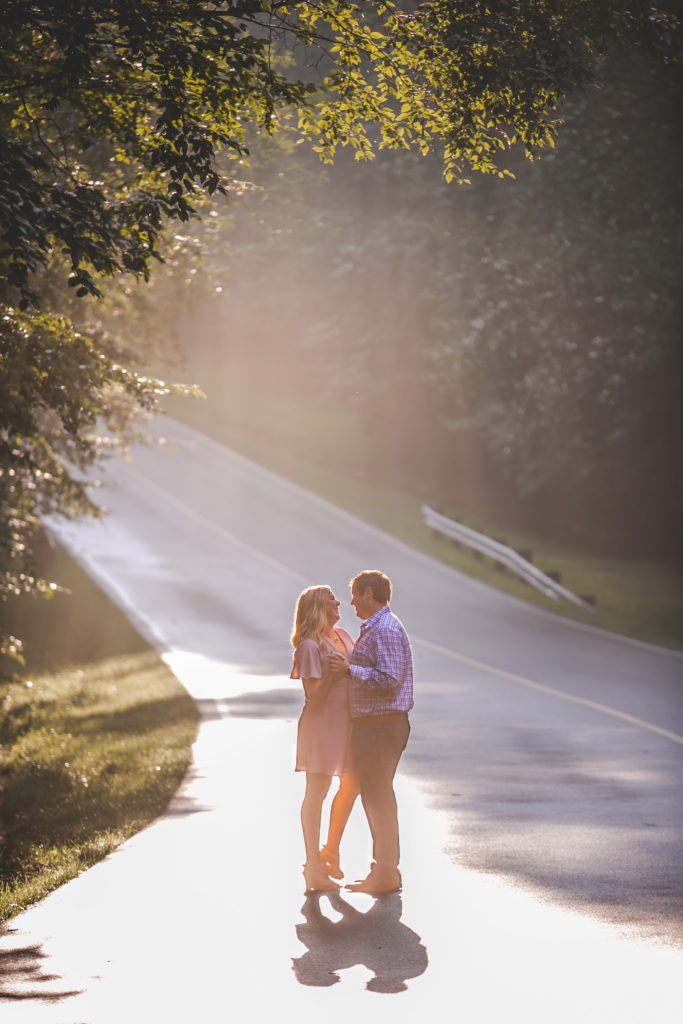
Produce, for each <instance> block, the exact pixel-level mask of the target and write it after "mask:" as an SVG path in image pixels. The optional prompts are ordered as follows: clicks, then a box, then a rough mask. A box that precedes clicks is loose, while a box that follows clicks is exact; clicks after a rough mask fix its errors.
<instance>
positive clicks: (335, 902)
mask: <svg viewBox="0 0 683 1024" xmlns="http://www.w3.org/2000/svg"><path fill="white" fill-rule="evenodd" d="M321 899H329V901H330V905H331V907H332V908H333V910H335V911H336V912H337V914H341V915H342V916H341V919H340V920H338V921H331V920H330V919H329V918H328V917H326V916H325V914H323V912H322V909H321V905H320V901H321ZM402 909H403V905H402V902H401V895H400V893H390V894H389V895H386V896H381V897H379V898H378V899H376V900H375V903H374V904H373V906H372V907H371V909H370V910H368V911H367V913H361V911H359V910H356V908H355V907H353V906H351V904H350V903H347V902H346V900H345V899H342V897H341V896H340V895H339V894H338V893H329V894H327V893H326V894H325V896H324V897H323V896H321V894H320V893H312V894H310V895H308V896H306V899H305V902H304V905H303V907H302V908H301V912H302V914H303V915H304V917H305V919H306V920H305V923H304V924H299V925H297V928H296V933H297V936H298V938H299V940H300V941H301V942H302V943H303V945H304V946H306V947H307V951H306V952H305V953H304V954H303V956H301V957H299V958H298V959H297V960H294V961H292V964H293V969H294V973H295V975H296V977H297V980H298V981H299V982H300V983H301V984H302V985H315V986H318V987H326V986H329V985H335V984H336V983H337V982H338V981H340V980H341V979H340V977H339V974H338V972H339V971H341V970H345V969H347V968H349V967H354V966H356V964H363V965H364V966H365V967H367V968H368V969H369V970H370V971H372V973H373V977H372V978H371V979H370V981H368V983H367V985H366V988H367V989H368V990H369V991H371V992H403V991H405V989H406V988H407V987H408V986H407V985H406V981H407V979H408V978H417V977H418V976H419V975H420V974H423V973H424V971H425V970H426V969H427V963H428V960H427V950H426V949H425V947H424V946H423V945H422V943H421V942H420V936H419V935H417V934H416V932H414V931H412V930H411V929H410V928H408V927H407V926H406V925H404V924H402V923H401V912H402Z"/></svg>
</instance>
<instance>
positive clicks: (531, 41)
mask: <svg viewBox="0 0 683 1024" xmlns="http://www.w3.org/2000/svg"><path fill="white" fill-rule="evenodd" d="M675 24H676V22H675V18H674V15H673V14H672V12H671V11H670V10H669V9H668V8H667V7H666V6H663V5H662V4H656V3H654V2H647V3H644V2H642V0H639V2H638V3H636V2H635V0H631V2H630V3H624V0H533V2H531V0H498V2H497V3H496V4H495V5H491V7H489V6H487V5H486V4H485V3H483V2H481V0H457V2H453V0H427V2H425V3H422V4H413V3H394V2H391V0H382V2H379V3H370V2H366V0H360V2H357V3H349V2H346V0H320V2H318V3H278V2H273V3H268V2H265V0H235V2H225V3H218V2H217V3H210V2H199V0H117V2H113V0H88V2H85V0H5V2H4V4H3V5H2V10H1V11H0V40H1V42H0V152H1V154H2V161H1V163H0V300H2V302H3V305H4V307H5V308H4V315H3V318H2V321H1V328H2V329H1V330H0V399H1V401H0V507H1V509H2V511H1V514H0V596H2V595H3V594H4V595H6V594H7V593H10V592H15V591H17V590H20V589H32V588H34V587H35V586H40V584H39V583H37V582H36V580H35V579H34V578H33V577H32V576H31V574H30V572H28V571H27V567H29V566H30V557H29V556H30V551H31V544H32V539H31V538H32V535H33V532H34V530H35V528H36V524H37V522H38V520H39V517H40V515H41V514H44V513H46V512H50V511H52V512H59V513H62V514H65V515H76V514H81V513H83V512H86V511H94V506H93V505H92V503H91V502H90V499H89V498H88V496H87V493H86V491H85V489H84V487H83V485H82V484H81V483H79V481H78V479H77V474H78V470H79V469H84V468H85V467H86V466H87V465H89V464H90V463H92V462H93V461H94V460H95V459H96V458H98V457H99V456H100V455H101V454H103V452H105V451H106V450H107V449H113V448H116V447H117V445H119V444H123V443H125V441H126V438H127V435H128V432H129V429H130V424H131V419H132V416H133V414H134V412H135V410H136V409H140V408H143V409H144V408H147V409H150V410H153V409H154V408H156V406H157V403H158V400H159V397H160V396H161V395H163V394H165V393H168V390H169V387H168V386H167V385H166V384H164V383H163V382H159V381H154V380H150V379H148V378H147V377H146V376H145V375H144V374H143V373H142V372H141V371H140V370H139V369H136V366H138V367H140V366H141V365H142V359H141V358H140V355H139V354H136V353H135V352H134V351H132V350H131V349H130V348H125V347H124V346H122V345H121V343H120V342H117V341H116V340H115V339H112V338H111V337H108V336H107V335H106V334H95V333H91V334H90V335H87V336H86V335H84V334H82V333H80V334H79V332H78V331H77V330H76V329H75V327H74V324H73V323H72V322H71V320H70V319H69V318H68V317H65V316H63V315H61V314H62V313H63V311H64V310H65V309H66V308H68V306H69V303H68V302H67V300H66V299H65V298H64V296H63V295H62V294H60V289H61V284H62V282H63V281H64V279H65V278H66V279H67V280H68V285H69V287H70V288H71V289H73V292H75V294H76V296H78V297H81V298H87V297H88V296H95V297H97V296H99V295H100V292H101V282H102V279H103V278H106V277H112V276H114V275H117V274H121V273H124V274H131V275H134V276H135V277H138V278H143V279H147V278H148V276H149V273H150V266H151V262H152V260H154V259H160V258H161V252H160V243H161V236H162V232H163V228H164V225H165V224H166V223H167V222H169V221H173V220H181V221H185V220H187V219H189V218H190V217H191V216H192V215H193V214H194V213H195V212H196V211H197V210H198V208H199V207H200V206H201V205H202V204H204V203H206V202H207V201H208V200H209V199H210V197H211V196H212V195H214V194H216V193H226V192H228V191H229V190H230V189H231V188H234V187H236V186H235V182H234V181H232V180H230V178H229V177H225V176H224V170H225V166H226V164H225V161H226V157H232V158H234V159H235V160H244V159H245V158H246V157H247V155H248V148H247V140H248V138H249V137H250V135H251V134H252V133H253V132H254V131H257V132H258V131H262V132H273V131H274V130H276V129H277V128H278V127H281V126H283V125H284V124H285V123H286V124H287V125H288V126H290V127H291V126H295V127H296V129H297V130H298V131H299V133H300V136H301V138H302V139H305V140H307V141H309V142H310V143H311V144H312V145H313V147H314V149H315V150H316V151H317V152H318V153H319V155H320V156H321V158H322V159H324V160H332V159H333V158H334V155H335V152H336V150H337V148H338V147H339V146H350V147H352V148H353V149H355V150H356V155H357V157H358V158H359V159H368V158H371V157H372V155H373V154H374V152H375V151H376V150H377V149H378V148H380V149H381V148H387V147H389V148H398V149H401V148H405V149H417V150H418V151H420V152H423V153H426V152H429V151H432V150H437V151H438V152H439V154H440V156H441V158H442V161H443V170H444V175H445V177H446V179H447V180H453V179H456V180H463V178H464V176H465V175H466V174H467V173H469V171H471V170H474V171H480V172H484V173H488V174H505V173H507V172H506V171H505V170H501V169H500V165H499V162H498V159H497V158H498V157H499V156H500V155H501V154H503V152H504V151H505V150H506V149H508V148H510V147H512V146H515V145H518V146H520V147H522V148H523V149H524V151H525V152H526V153H527V155H533V154H535V153H536V152H537V151H538V150H540V149H543V147H546V146H551V145H552V144H553V142H554V138H555V136H556V133H557V131H558V123H559V122H558V116H559V115H558V110H559V108H560V106H561V102H562V98H563V96H564V95H565V94H566V93H567V92H568V91H569V90H571V89H573V88H575V87H577V86H580V85H582V84H583V83H585V82H586V81H588V80H589V79H590V78H591V76H592V74H593V69H594V65H595V62H596V60H597V59H598V58H599V57H600V56H601V55H602V54H603V53H604V52H605V51H606V49H607V47H608V46H609V45H610V43H612V42H613V41H614V42H617V43H619V44H622V45H628V46H632V47H638V48H641V47H645V48H653V47H654V48H656V49H659V50H662V51H663V52H665V53H666V50H667V46H668V45H669V37H670V34H671V33H672V31H673V30H674V28H675ZM243 173H244V172H240V176H243ZM72 294H73V293H72ZM41 302H42V307H43V308H42V311H41V309H40V306H41ZM16 307H18V308H19V312H17V309H16ZM98 423H99V424H100V425H101V424H102V423H104V425H105V427H107V428H108V429H109V432H110V435H111V436H110V438H109V440H106V439H104V438H102V437H101V436H100V435H99V433H98V429H97V424H98ZM2 642H3V641H2V638H1V637H0V643H2ZM4 643H5V647H6V648H7V649H10V648H11V647H12V645H13V646H14V649H15V650H16V649H17V645H16V643H15V642H14V641H11V640H7V638H5V641H4Z"/></svg>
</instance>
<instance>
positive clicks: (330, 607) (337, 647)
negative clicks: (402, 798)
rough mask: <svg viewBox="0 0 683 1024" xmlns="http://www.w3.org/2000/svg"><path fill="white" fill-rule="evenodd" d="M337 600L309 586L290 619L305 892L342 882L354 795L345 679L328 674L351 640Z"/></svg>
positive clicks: (326, 591)
mask: <svg viewBox="0 0 683 1024" xmlns="http://www.w3.org/2000/svg"><path fill="white" fill-rule="evenodd" d="M338 621H339V601H337V599H336V597H335V596H334V594H333V593H332V591H331V590H330V588H329V587H309V588H308V590H304V592H303V594H301V596H300V597H299V600H298V602H297V606H296V616H295V620H294V633H293V635H292V646H293V647H294V668H293V669H292V676H291V678H292V679H301V681H302V683H303V687H304V693H305V696H306V703H305V705H304V709H303V711H302V713H301V718H300V719H299V728H298V733H297V745H296V770H297V771H298V772H306V793H305V795H304V799H303V803H302V805H301V827H302V829H303V833H304V844H305V847H306V863H305V865H304V879H305V882H306V891H307V892H334V891H336V890H337V889H338V888H339V887H338V886H337V885H335V883H334V882H332V881H331V879H330V878H329V875H333V877H335V878H343V877H344V876H343V873H342V871H341V869H340V867H339V841H340V839H341V836H342V833H343V831H344V828H345V826H346V822H347V821H348V818H349V815H350V813H351V809H352V807H353V804H354V801H355V799H356V797H357V796H358V782H357V779H356V775H355V773H354V772H353V764H352V759H351V744H350V728H349V711H348V695H347V690H346V687H347V678H346V676H345V675H344V674H343V672H344V669H343V668H341V669H338V670H337V671H336V672H333V671H332V670H330V669H328V664H327V661H328V657H329V655H330V654H331V653H333V652H336V653H338V654H340V655H342V656H343V657H344V658H345V659H346V661H348V659H349V658H350V657H351V652H352V651H353V640H352V639H351V637H350V636H349V634H348V633H347V632H346V630H344V629H340V628H339V627H338V626H337V622H338ZM333 775H338V776H340V778H341V782H340V784H339V790H338V792H337V794H336V796H335V798H334V801H333V803H332V808H331V810H330V828H329V833H328V839H327V843H326V845H325V846H324V847H323V849H322V850H320V849H319V844H320V816H321V814H322V806H323V802H324V800H325V797H326V796H327V793H328V790H329V788H330V782H331V781H332V776H333Z"/></svg>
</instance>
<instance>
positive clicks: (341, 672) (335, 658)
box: [327, 654, 349, 679]
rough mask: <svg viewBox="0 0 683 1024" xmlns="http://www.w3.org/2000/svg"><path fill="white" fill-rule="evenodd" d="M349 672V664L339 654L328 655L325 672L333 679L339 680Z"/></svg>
mask: <svg viewBox="0 0 683 1024" xmlns="http://www.w3.org/2000/svg"><path fill="white" fill-rule="evenodd" d="M348 670H349V663H348V661H347V660H346V658H343V657H342V656H341V654H330V655H329V657H328V659H327V671H328V672H329V674H330V675H331V676H332V678H333V679H341V677H342V676H345V675H346V673H347V672H348Z"/></svg>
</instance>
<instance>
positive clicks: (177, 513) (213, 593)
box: [0, 423, 683, 1024]
mask: <svg viewBox="0 0 683 1024" xmlns="http://www.w3.org/2000/svg"><path fill="white" fill-rule="evenodd" d="M166 434H167V436H172V437H173V438H174V439H175V441H176V442H177V444H176V445H175V447H176V452H175V454H170V453H169V452H168V451H164V450H161V451H160V450H157V449H146V450H140V451H138V452H137V453H136V454H135V457H134V459H133V461H132V462H131V463H117V464H115V465H112V467H111V469H110V470H109V471H108V474H107V478H106V480H107V483H106V486H105V488H104V492H103V494H102V495H101V499H102V500H103V502H104V504H105V505H106V506H107V507H108V508H109V510H110V518H109V521H108V523H107V524H106V525H104V526H103V525H99V524H79V525H70V526H68V527H66V528H64V531H63V536H64V538H65V539H66V540H67V541H68V543H69V544H70V545H71V546H72V548H73V550H75V551H76V552H77V553H78V554H79V556H80V557H81V559H82V560H83V561H84V562H85V563H86V564H87V566H88V567H89V569H90V571H91V572H92V573H93V574H94V575H95V576H96V577H97V578H98V579H99V580H100V582H102V583H103V584H104V585H105V587H106V588H107V589H108V591H109V592H110V593H111V594H113V595H114V596H115V598H116V599H117V600H118V601H119V602H120V603H121V604H122V605H123V606H124V607H125V608H126V609H127V611H128V612H129V614H131V615H132V616H133V618H134V620H135V621H136V622H137V624H138V625H139V627H140V628H141V629H142V630H143V631H144V632H145V633H146V635H147V636H148V637H150V638H151V639H153V641H154V642H155V643H156V644H157V645H158V646H159V648H160V649H161V650H163V651H164V656H165V657H166V659H167V661H168V663H169V664H170V665H171V667H172V668H173V669H174V671H175V672H176V673H177V674H178V676H179V677H180V678H181V680H182V681H183V682H184V683H185V685H186V686H187V688H188V689H189V690H190V692H191V693H192V694H193V695H194V696H195V698H196V699H197V700H198V701H199V702H200V707H201V710H202V713H203V724H202V727H201V730H200V736H199V739H198V742H197V745H196V748H195V764H194V766H193V768H192V769H191V771H190V773H189V775H188V777H187V779H186V781H185V783H184V785H183V787H182V788H181V790H180V792H179V793H178V795H177V796H176V798H175V799H174V801H173V802H172V804H171V806H170V808H169V812H168V813H167V814H166V815H165V816H164V817H163V818H162V819H160V820H159V821H158V822H156V823H155V824H154V825H152V826H151V827H150V828H149V829H147V830H145V831H144V832H143V833H141V834H140V835H139V836H137V837H135V838H134V839H133V840H131V841H130V842H129V843H127V844H125V846H124V847H122V848H121V849H120V850H118V851H117V852H116V853H114V854H113V855H112V856H110V857H109V858H108V859H107V860H106V861H104V862H103V863H101V864H99V865H97V866H96V867H95V868H93V869H91V870H90V871H88V872H86V873H85V874H84V875H82V876H80V877H79V878H78V879H76V880H75V881H74V882H72V883H70V884H69V885H67V886H65V887H63V888H62V889H61V890H59V891H58V892H56V893H55V894H53V895H52V896H51V897H49V898H48V899H47V900H45V901H44V902H43V903H42V904H40V905H38V906H37V907H35V908H33V909H32V910H31V911H29V912H27V913H25V914H23V915H21V916H20V917H18V918H16V919H15V920H14V921H12V922H10V925H9V926H8V927H6V928H5V929H4V931H3V932H2V934H0V954H1V955H2V962H3V964H4V982H3V989H2V992H3V993H4V994H3V996H2V999H3V1005H2V1010H1V1013H2V1020H3V1022H7V1024H10V1022H11V1024H15V1022H17V1024H18V1022H22V1024H23V1022H33V1021H36V1022H39V1024H40V1022H43V1021H45V1022H50V1024H53V1022H54V1024H114V1022H120V1021H123V1020H130V1021H133V1022H137V1021H140V1022H142V1021H144V1022H157V1021H158V1022H164V1024H167V1022H176V1021H177V1022H181V1021H182V1022H184V1024H187V1022H200V1024H203V1022H214V1021H215V1022H222V1021H231V1022H233V1021H239V1022H242V1021H261V1020H266V1019H269V1018H270V1017H271V1016H272V1017H274V1019H277V1020H278V1021H292V1022H294V1021H296V1022H303V1024H308V1022H309V1021H311V1022H312V1021H315V1022H316V1024H319V1022H325V1024H326V1022H331V1021H342V1020H343V1021H350V1020H355V1021H358V1022H364V1021H373V1022H376V1021H379V1022H383V1021H387V1022H389V1021H391V1022H392V1024H394V1022H403V1021H406V1022H407V1021H410V1022H411V1024H414V1022H415V1021H416V1020H436V1019H439V1020H442V1019H443V1020H448V1021H458V1022H461V1024H479V1022H489V1021H490V1022H493V1021H496V1022H497V1021H501V1020H503V1021H520V1022H521V1021H523V1022H524V1024H541V1022H543V1024H549V1022H552V1024H558V1022H559V1024H564V1022H566V1024H579V1022H581V1024H584V1022H585V1024H607V1022H615V1024H616V1022H619V1024H629V1022H634V1024H635V1022H639V1024H640V1022H643V1024H645V1022H648V1024H650V1022H653V1024H668V1022H672V1024H673V1022H674V1021H676V1022H678V1021H680V1019H681V1013H682V998H681V995H682V986H681V983H680V978H681V977H682V976H683V973H682V968H683V957H682V956H681V947H682V946H683V924H682V919H683V905H682V904H683V900H682V893H683V858H682V857H681V838H682V836H683V808H682V806H681V803H682V802H681V800H680V795H679V794H680V780H681V764H682V761H683V699H682V689H683V659H682V658H681V657H680V656H678V655H675V654H672V653H667V652H665V651H659V650H657V649H655V648H651V647H648V646H646V645H642V644H637V643H631V642H628V641H624V640H619V639H617V638H612V637H610V636H608V635H606V634H601V633H599V632H597V631H595V630H591V629H584V628H581V627H578V626H573V625H571V624H567V623H564V622H563V621H561V620H560V619H559V618H556V617H554V616H550V615H546V614H544V613H541V612H539V611H536V610H535V609H533V608H531V607H528V606H526V605H525V604H523V603H521V602H517V601H514V600H512V599H510V598H508V597H506V596H504V595H500V594H498V593H496V592H494V591H493V590H491V589H489V588H487V587H485V586H483V585H480V584H478V583H476V582H474V581H472V580H469V579H467V578H465V577H462V576H460V575H458V574H457V573H455V572H454V571H452V570H450V569H448V568H446V567H444V566H441V565H439V564H437V563H435V562H434V561H432V560H430V559H428V558H426V557H424V556H422V555H420V554H417V553H415V552H414V551H411V550H409V549H407V548H405V547H404V546H402V545H401V544H400V543H398V542H396V541H395V540H393V539H392V538H390V537H387V536H385V535H383V534H381V533H380V532H378V531H377V530H375V529H373V528H371V527H369V526H367V525H365V524H363V523H361V522H359V521H358V520H356V519H354V518H353V517H351V516H349V515H347V514H346V513H343V512H340V511H338V510H336V509H335V508H333V507H332V506H330V505H328V504H326V503H325V502H323V501H321V500H320V499H318V498H315V497H313V496H311V495H310V494H307V493H306V492H304V491H302V490H300V489H299V488H297V487H295V486H293V485H291V484H289V483H286V482H284V481H282V480H280V479H279V478H277V477H274V476H273V475H271V474H269V473H268V472H266V471H264V470H262V469H260V468H258V467H256V466H254V465H253V464H252V463H249V462H248V461H246V460H244V459H242V458H240V457H239V456H236V455H234V454H233V453H231V452H229V451H227V450H226V449H224V448H222V447H221V446H220V445H218V444H216V443H214V442H213V441H210V440H208V439H206V438H203V437H202V436H201V435H197V434H194V433H193V432H191V431H189V430H188V429H186V428H184V427H180V426H178V425H177V424H172V423H171V424H166ZM362 568H381V569H383V570H384V571H385V572H387V573H388V574H389V576H390V577H391V578H392V580H393V582H394V587H395V597H394V600H393V602H392V607H393V609H394V611H396V613H397V614H398V615H399V616H400V618H401V619H402V620H403V622H404V624H405V625H406V627H407V629H408V632H409V634H410V636H411V638H412V640H413V643H414V652H415V669H416V672H415V675H416V707H415V710H414V712H413V714H412V730H413V731H412V736H411V739H410V743H409V746H408V749H407V751H406V754H405V755H404V759H403V761H402V762H401V773H400V778H399V779H398V787H397V788H398V791H399V802H400V814H401V828H402V845H403V861H402V867H403V879H404V891H403V894H402V896H390V897H385V898H382V899H380V900H373V899H371V898H370V897H365V896H362V895H351V894H344V893H343V892H342V893H341V894H340V895H339V896H333V897H330V898H327V897H322V898H320V899H316V898H310V897H309V898H307V899H304V896H303V880H302V877H301V862H302V860H303V851H302V844H301V840H300V836H299V826H298V804H299V802H300V798H301V794H302V785H303V780H302V778H301V776H299V775H295V773H294V772H293V770H292V766H293V748H294V742H295V729H296V719H297V717H298V714H299V710H300V707H301V695H300V692H299V688H298V684H294V683H292V682H290V680H289V678H288V674H289V664H290V648H289V646H288V635H289V632H290V630H291V620H292V613H293V608H294V603H295V600H296V598H297V596H298V593H299V591H300V590H301V589H302V588H303V587H304V586H307V585H309V584H310V583H329V584H330V585H331V586H332V587H333V589H334V590H335V591H336V592H337V595H338V596H340V597H342V598H343V599H344V601H345V602H347V601H348V586H347V583H348V580H349V579H350V577H351V576H352V575H353V574H355V573H356V572H357V571H358V570H359V569H362ZM342 625H344V626H346V627H347V628H348V629H349V631H350V632H351V633H352V635H354V636H355V635H357V622H356V620H355V618H354V615H353V611H352V609H350V608H349V607H348V603H346V609H345V613H344V615H343V617H342ZM368 855H369V846H368V837H367V829H366V827H365V823H364V821H363V817H362V811H361V810H360V808H358V809H357V810H356V811H354V815H353V817H352V821H351V824H350V827H349V833H348V838H347V840H346V847H345V850H344V856H343V858H342V863H343V865H344V866H346V868H347V877H350V878H351V879H353V878H355V877H358V876H360V875H362V874H364V873H365V871H366V869H367V865H368Z"/></svg>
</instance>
